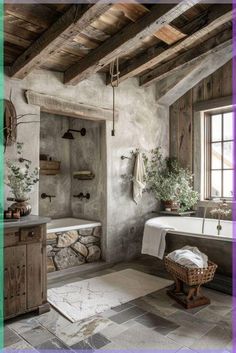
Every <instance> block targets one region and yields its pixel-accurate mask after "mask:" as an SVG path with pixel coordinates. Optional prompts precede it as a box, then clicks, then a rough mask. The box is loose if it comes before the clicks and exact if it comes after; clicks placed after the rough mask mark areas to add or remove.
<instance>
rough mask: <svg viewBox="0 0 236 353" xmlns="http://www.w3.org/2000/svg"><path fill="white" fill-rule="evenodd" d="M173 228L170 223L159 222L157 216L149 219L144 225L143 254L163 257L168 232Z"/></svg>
mask: <svg viewBox="0 0 236 353" xmlns="http://www.w3.org/2000/svg"><path fill="white" fill-rule="evenodd" d="M173 229H174V228H172V227H170V226H168V225H163V224H158V222H157V218H153V219H149V220H148V221H147V222H146V223H145V227H144V233H143V244H142V254H148V255H151V256H155V257H158V258H159V259H163V256H164V253H165V248H166V233H167V232H168V230H173Z"/></svg>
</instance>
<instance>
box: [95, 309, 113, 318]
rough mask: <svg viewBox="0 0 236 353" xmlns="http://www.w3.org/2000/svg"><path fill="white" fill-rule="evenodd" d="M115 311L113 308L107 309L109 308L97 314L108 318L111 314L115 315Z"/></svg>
mask: <svg viewBox="0 0 236 353" xmlns="http://www.w3.org/2000/svg"><path fill="white" fill-rule="evenodd" d="M116 313H117V312H116V311H115V310H113V309H109V310H106V311H103V313H101V314H99V315H101V316H102V317H106V318H109V317H111V316H113V315H116Z"/></svg>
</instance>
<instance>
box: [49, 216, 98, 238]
mask: <svg viewBox="0 0 236 353" xmlns="http://www.w3.org/2000/svg"><path fill="white" fill-rule="evenodd" d="M65 219H67V220H69V219H73V220H78V221H82V222H86V223H84V224H77V225H72V226H60V227H59V226H55V227H53V228H50V229H49V228H48V226H49V225H50V224H51V223H53V221H60V220H65ZM101 226H102V224H101V222H99V221H91V220H88V219H82V218H75V217H63V218H54V219H51V222H49V223H48V224H47V234H51V233H57V232H58V233H59V232H68V231H70V230H77V229H86V228H95V227H101Z"/></svg>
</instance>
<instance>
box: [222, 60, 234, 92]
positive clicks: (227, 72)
mask: <svg viewBox="0 0 236 353" xmlns="http://www.w3.org/2000/svg"><path fill="white" fill-rule="evenodd" d="M222 83H223V84H222V95H223V96H229V95H230V94H232V61H230V62H229V63H227V64H226V65H224V67H223V75H222Z"/></svg>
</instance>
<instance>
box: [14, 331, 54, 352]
mask: <svg viewBox="0 0 236 353" xmlns="http://www.w3.org/2000/svg"><path fill="white" fill-rule="evenodd" d="M21 336H22V337H23V338H24V340H25V341H27V342H28V343H29V344H31V345H32V346H33V347H37V346H38V345H40V344H41V343H44V342H46V341H48V340H50V339H53V338H54V336H53V335H52V334H51V333H50V332H49V331H48V330H46V329H45V328H44V327H42V326H37V327H35V328H33V329H32V330H29V331H25V332H22V333H21Z"/></svg>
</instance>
